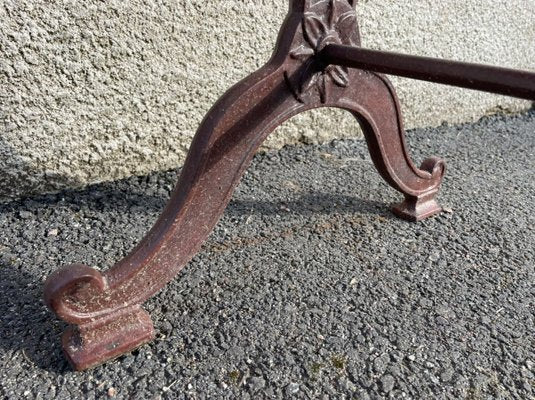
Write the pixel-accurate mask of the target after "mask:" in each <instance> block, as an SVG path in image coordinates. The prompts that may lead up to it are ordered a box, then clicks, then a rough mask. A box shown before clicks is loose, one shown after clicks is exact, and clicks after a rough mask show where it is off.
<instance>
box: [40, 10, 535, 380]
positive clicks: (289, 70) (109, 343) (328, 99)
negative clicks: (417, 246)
mask: <svg viewBox="0 0 535 400" xmlns="http://www.w3.org/2000/svg"><path fill="white" fill-rule="evenodd" d="M355 3H356V0H354V1H349V0H316V1H313V0H310V1H305V0H292V1H290V11H289V14H288V17H287V18H286V20H285V22H284V25H283V27H282V30H281V32H280V35H279V38H278V42H277V45H276V48H275V52H274V55H273V57H272V58H271V60H270V61H269V62H268V63H267V64H266V65H265V66H264V67H262V68H261V69H260V70H258V71H256V72H255V73H253V74H252V75H250V76H249V77H248V78H246V79H245V80H243V81H241V82H240V83H238V84H237V85H236V86H234V87H233V88H232V89H230V90H229V91H228V92H227V93H226V94H225V95H224V96H223V97H222V98H221V99H220V100H219V101H218V102H217V103H216V104H215V105H214V107H213V108H212V109H211V110H210V112H209V113H208V115H207V116H206V117H205V118H204V120H203V122H202V124H201V126H200V127H199V130H198V132H197V134H196V136H195V137H194V139H193V142H192V145H191V148H190V151H189V154H188V157H187V160H186V162H185V164H184V167H183V170H182V174H181V176H180V179H179V182H178V184H177V186H176V188H175V190H174V192H173V195H172V197H171V199H170V201H169V203H168V204H167V206H166V208H165V210H164V211H163V213H162V214H161V216H160V217H159V219H158V221H157V222H156V224H155V225H154V227H153V228H152V229H151V230H150V232H149V233H148V234H147V235H146V236H145V238H144V239H143V240H142V241H141V242H140V243H139V244H138V245H137V247H136V248H135V249H134V250H133V251H132V252H131V253H130V254H129V255H128V256H127V257H125V258H124V259H123V260H121V261H119V262H118V263H117V264H116V265H115V266H114V267H113V268H111V269H110V270H108V271H106V272H103V273H101V272H100V271H98V270H96V269H93V268H91V267H88V266H85V265H71V266H67V267H65V268H62V269H60V270H58V271H56V272H55V273H53V274H52V275H51V276H50V277H49V278H48V280H47V281H46V283H45V290H44V298H45V302H46V304H47V305H48V306H49V307H50V308H51V309H52V310H53V311H54V312H55V313H56V314H57V316H58V317H59V318H61V319H63V320H64V321H66V322H68V323H69V324H71V325H72V326H71V327H70V328H68V329H67V331H66V332H65V334H64V335H63V349H64V351H65V354H66V355H67V358H68V360H69V361H70V363H71V364H72V365H73V367H74V368H75V369H76V370H83V369H86V368H90V367H94V366H96V365H98V364H101V363H103V362H105V361H107V360H109V359H112V358H115V357H117V356H119V355H121V354H123V353H126V352H129V351H131V350H132V349H134V348H136V347H138V346H140V345H142V344H144V343H146V342H148V341H150V340H152V339H153V338H154V329H153V326H152V322H151V319H150V316H149V315H148V313H147V312H146V311H144V310H143V309H142V308H141V304H142V303H143V302H144V301H145V300H147V299H148V298H149V297H151V296H152V295H154V294H155V293H157V292H158V291H159V290H160V289H161V288H162V287H163V286H164V285H166V284H167V283H168V282H169V281H170V280H171V279H173V277H174V276H175V275H176V274H177V273H178V272H179V271H180V270H181V269H182V268H183V267H184V265H185V264H186V263H187V262H188V261H189V260H190V259H191V258H192V257H193V255H194V254H195V253H197V252H198V251H199V249H200V247H201V245H202V243H203V242H204V241H205V240H206V238H207V236H208V235H209V234H210V232H211V231H212V229H213V228H214V226H215V224H216V223H217V221H218V220H219V218H220V216H221V214H222V213H223V211H224V209H225V207H226V206H227V203H228V202H229V200H230V198H231V196H232V193H233V191H234V189H235V187H236V185H237V184H238V181H239V179H240V178H241V176H242V174H243V173H244V171H245V169H246V168H247V166H248V165H249V163H250V161H251V159H252V157H253V155H254V153H255V151H256V150H257V148H258V147H259V145H260V144H261V143H262V142H263V141H264V139H265V138H266V137H267V136H268V135H269V133H270V132H272V131H273V130H274V129H275V128H276V127H277V126H279V125H280V124H281V123H282V122H284V121H286V120H287V119H288V118H291V117H293V116H295V115H297V114H299V113H302V112H304V111H307V110H310V109H314V108H319V107H338V108H342V109H344V110H347V111H349V112H350V113H352V114H353V115H354V117H355V118H356V120H357V121H358V122H359V123H360V125H361V127H362V129H363V131H364V135H365V138H366V141H367V144H368V147H369V151H370V155H371V158H372V160H373V162H374V164H375V166H376V168H377V170H378V171H379V173H380V175H381V176H382V177H383V178H384V179H385V181H386V182H388V183H389V184H390V185H391V186H392V187H393V188H395V189H397V190H398V191H399V192H401V193H402V194H403V195H404V200H403V201H402V202H401V203H400V204H398V205H396V206H395V207H394V208H393V211H394V213H395V214H396V215H398V216H399V217H401V218H404V219H407V220H410V221H418V220H422V219H424V218H428V217H430V216H432V215H435V214H437V213H439V212H440V211H441V208H440V206H439V205H438V203H437V201H436V195H437V193H438V190H439V187H440V184H441V182H442V178H443V176H444V171H445V165H444V161H442V160H441V159H440V158H436V157H432V158H428V159H427V160H425V161H424V162H423V163H422V165H421V166H420V168H417V167H416V166H415V165H414V164H413V162H412V161H411V159H410V157H409V153H408V151H407V147H406V145H405V138H404V130H403V125H402V118H401V111H400V105H399V102H398V99H397V97H396V94H395V92H394V88H393V87H392V85H391V84H390V82H389V81H388V79H387V78H386V77H385V76H383V75H381V74H379V73H377V72H374V70H376V71H381V72H389V73H395V74H398V75H403V74H405V75H407V74H408V76H411V77H413V78H417V79H427V80H432V81H436V82H443V83H450V84H455V85H459V86H465V87H472V88H476V89H485V90H491V91H498V92H499V91H500V90H502V89H503V88H496V87H489V86H488V84H487V85H486V86H485V82H487V83H488V82H489V80H488V79H487V80H485V79H484V80H483V81H484V82H483V86H480V87H477V86H476V85H474V80H473V79H472V78H473V77H471V76H469V75H467V74H469V72H470V71H468V70H467V69H466V68H468V66H467V65H465V64H460V63H457V64H455V63H453V65H454V66H460V67H463V66H464V68H465V69H464V70H462V68H461V71H460V72H458V73H456V75H459V76H461V77H462V76H463V75H467V78H466V79H465V80H464V81H463V82H458V81H451V82H450V81H448V79H450V80H451V76H449V77H448V73H447V72H448V71H450V70H451V65H447V66H446V67H447V68H445V75H444V74H442V75H440V74H438V75H436V74H435V75H433V74H431V73H430V71H431V70H433V71H436V70H437V69H439V67H441V66H443V64H444V63H445V62H444V61H441V60H435V62H436V63H438V64H432V63H431V64H429V62H430V61H429V60H428V61H427V63H426V62H425V60H424V59H422V58H413V59H412V64H411V58H410V57H411V56H401V55H395V54H392V53H382V54H381V53H380V52H374V51H370V50H364V49H360V47H359V46H360V37H359V33H358V28H357V19H356V14H355V10H354V7H355ZM359 51H361V53H358V52H359ZM366 52H368V53H366ZM374 55H375V56H376V57H375V58H374ZM377 55H378V56H377ZM366 57H368V58H366ZM388 57H390V58H388ZM396 57H397V58H396ZM399 57H401V58H399ZM403 57H408V58H409V60H408V66H407V65H406V68H405V69H403V68H401V69H396V68H395V67H396V66H397V65H398V64H399V65H403V61H404V60H405V61H407V60H406V59H403ZM419 60H420V61H421V60H424V62H423V63H422V64H421V65H419V67H420V68H417V67H418V65H416V61H419ZM364 61H366V62H364ZM359 62H360V63H361V64H362V63H364V64H363V65H364V69H361V68H363V67H362V65H361V64H359ZM385 63H386V65H384V64H385ZM389 66H390V67H391V68H394V69H393V70H392V69H388V67H389ZM422 68H423V70H422ZM472 68H476V70H475V72H476V73H477V72H481V71H483V69H484V68H491V67H483V66H475V67H474V66H472ZM477 68H479V69H477ZM491 72H492V71H491ZM498 72H500V73H509V74H511V76H512V77H513V78H518V79H520V81H519V82H517V83H516V84H513V83H511V82H509V83H506V84H505V89H503V90H507V94H513V95H518V93H520V92H518V91H517V92H514V90H513V92H511V91H510V90H509V89H510V88H511V86H516V87H517V89H518V88H519V87H522V88H525V86H526V79H527V80H528V81H529V82H531V84H532V83H533V76H531V75H525V74H529V73H523V72H518V71H506V70H500V71H498ZM519 74H520V75H519ZM522 74H524V75H522ZM450 75H451V74H450ZM476 75H477V74H476ZM491 76H494V75H492V74H491ZM501 76H503V75H501ZM494 77H495V76H494ZM454 78H455V76H454ZM498 81H501V79H498ZM476 83H477V82H476ZM502 86H503V85H502ZM503 90H502V92H503ZM528 92H529V93H528V95H527V96H528V97H530V96H533V93H535V89H533V84H532V85H531V91H529V90H528ZM520 95H521V96H522V94H520ZM524 97H526V96H525V95H524Z"/></svg>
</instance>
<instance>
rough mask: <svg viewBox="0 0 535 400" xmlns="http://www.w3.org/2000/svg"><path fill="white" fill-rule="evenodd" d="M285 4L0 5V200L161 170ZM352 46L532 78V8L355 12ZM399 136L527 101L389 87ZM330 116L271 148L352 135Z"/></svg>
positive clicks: (492, 5) (420, 5)
mask: <svg viewBox="0 0 535 400" xmlns="http://www.w3.org/2000/svg"><path fill="white" fill-rule="evenodd" d="M286 11H287V1H285V0H262V1H260V0H258V1H249V0H247V1H246V0H242V1H228V0H211V1H206V0H187V1H186V0H130V1H118V0H110V1H101V0H70V1H67V0H65V1H50V0H47V1H44V0H3V2H2V5H0V22H1V27H2V29H1V31H0V107H1V114H0V115H1V119H0V121H1V124H0V160H1V164H0V196H4V197H5V196H17V195H20V194H27V193H34V192H42V191H50V190H55V189H58V188H62V187H66V186H71V187H73V186H80V185H84V184H87V183H91V182H97V181H102V180H109V179H116V178H120V177H124V176H128V175H131V174H144V173H147V172H149V171H152V170H158V169H168V168H172V167H175V166H177V165H180V164H181V162H182V161H183V160H184V155H185V153H186V151H187V148H188V145H189V142H190V139H191V137H192V135H193V134H194V132H195V129H196V127H197V125H198V124H199V122H200V121H201V119H202V117H203V115H204V114H205V113H206V111H207V110H208V109H209V107H210V106H211V104H212V103H213V102H214V101H215V100H216V99H217V98H218V97H219V96H220V95H221V94H223V93H224V91H225V90H226V89H227V88H228V87H229V86H230V85H232V84H233V83H235V82H236V81H237V80H239V79H241V78H243V77H244V76H246V75H247V74H248V73H250V72H252V71H253V70H254V69H255V68H257V67H259V66H261V65H262V64H263V63H264V62H265V61H266V60H267V59H268V58H269V56H270V54H271V50H272V46H273V44H274V42H275V38H276V35H277V31H278V28H279V26H280V24H281V22H282V20H283V18H284V16H285V14H286ZM358 14H359V16H360V24H361V30H362V36H363V42H364V43H363V44H364V45H365V46H367V47H371V48H378V49H384V50H394V51H400V52H407V53H412V54H418V55H429V56H438V57H445V58H453V59H458V60H464V61H475V62H484V63H491V64H498V65H503V66H509V67H515V68H523V69H533V68H534V67H535V64H534V62H535V61H534V60H535V1H534V0H448V1H443V2H439V1H435V0H414V1H395V0H367V1H364V0H361V2H360V5H359V7H358ZM394 81H395V84H396V85H397V88H398V90H399V95H400V97H401V100H402V103H403V107H404V113H405V120H406V125H407V127H409V128H410V127H415V126H427V125H437V124H440V123H441V122H443V121H449V122H457V121H469V120H475V119H477V118H479V117H480V116H482V115H485V114H489V113H493V112H496V111H500V110H506V111H517V110H521V109H524V108H527V107H529V103H528V102H522V101H518V100H513V99H510V98H504V97H498V96H492V95H486V94H481V93H476V92H470V91H464V90H454V89H451V88H447V87H441V86H439V85H433V84H425V83H420V82H415V81H409V80H404V79H394ZM358 134H359V131H358V129H357V128H356V125H355V123H354V121H352V120H351V118H350V117H349V116H348V115H346V114H344V113H342V112H341V111H331V110H321V111H315V112H309V113H307V114H304V115H302V116H298V117H296V118H294V119H293V120H292V121H290V122H288V123H286V124H285V126H283V127H282V128H280V129H279V130H278V131H277V132H276V133H275V134H274V135H273V137H272V138H270V139H269V141H268V142H267V144H266V145H267V146H270V147H276V146H280V145H282V144H284V143H294V142H298V141H305V142H316V141H321V140H326V139H330V138H333V137H341V136H354V135H358Z"/></svg>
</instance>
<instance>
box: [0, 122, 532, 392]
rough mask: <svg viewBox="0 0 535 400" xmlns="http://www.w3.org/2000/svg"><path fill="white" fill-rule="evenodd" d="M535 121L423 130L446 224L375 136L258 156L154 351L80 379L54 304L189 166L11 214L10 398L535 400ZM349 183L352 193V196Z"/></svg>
mask: <svg viewBox="0 0 535 400" xmlns="http://www.w3.org/2000/svg"><path fill="white" fill-rule="evenodd" d="M534 131H535V111H531V112H528V113H525V114H522V115H516V116H507V117H505V116H497V117H488V118H484V119H483V120H481V121H479V122H478V123H477V124H474V125H460V126H446V125H444V126H441V127H439V128H436V129H424V130H417V131H412V132H410V133H409V135H408V138H409V143H410V146H411V149H412V152H413V155H414V158H415V160H422V159H423V158H424V157H427V156H430V155H432V154H437V155H441V156H443V157H445V158H446V159H447V161H448V166H449V170H448V173H447V177H446V180H445V182H444V186H443V190H442V192H441V195H440V200H441V202H442V204H443V205H444V206H445V207H446V209H447V212H445V213H443V214H441V215H440V216H438V217H436V218H433V219H430V220H427V221H425V222H422V223H417V224H412V223H408V222H404V221H401V220H398V219H395V218H393V217H392V215H391V214H390V212H389V209H388V204H390V203H392V202H395V201H397V200H399V197H400V196H399V195H398V194H397V193H396V192H395V191H394V190H392V189H390V188H389V187H388V186H386V185H385V184H384V183H383V182H382V180H380V179H379V177H378V174H377V173H376V172H375V170H374V168H373V165H372V164H371V162H370V160H369V156H368V154H367V149H366V147H365V145H364V143H363V142H362V141H360V140H336V141H334V142H332V143H330V144H326V145H321V146H320V145H309V146H295V147H285V148H283V149H282V150H281V151H279V152H267V153H263V154H259V155H257V157H256V158H255V160H254V162H253V165H252V167H251V168H250V169H249V170H248V172H247V174H246V175H245V177H244V179H243V181H242V183H241V184H240V186H239V188H238V190H237V192H236V193H235V195H234V197H233V200H232V202H231V204H230V206H229V207H228V209H227V211H226V212H225V214H224V217H223V218H222V220H221V221H220V223H219V224H218V226H217V228H216V229H215V232H214V233H213V235H212V236H211V237H210V239H209V240H208V242H207V243H206V244H205V246H204V247H203V250H202V251H201V252H200V253H199V254H198V255H197V256H196V257H195V258H194V260H193V261H192V262H191V263H190V264H188V265H187V266H186V268H185V269H184V270H183V271H182V273H181V274H180V275H179V277H178V278H177V279H175V280H174V281H173V282H172V283H171V284H170V285H168V286H167V287H166V288H165V289H164V290H163V291H162V292H161V293H160V294H158V295H157V296H156V297H155V298H153V299H151V300H150V301H149V302H148V303H147V304H146V308H147V309H148V310H149V311H150V313H151V315H152V317H153V320H154V324H155V327H156V329H157V331H158V335H157V339H156V340H155V341H154V342H152V343H150V344H148V345H146V346H143V347H142V348H140V349H138V350H136V351H134V352H133V353H132V354H130V355H126V356H123V357H121V358H119V359H117V360H115V361H113V362H110V363H108V364H107V365H104V366H101V367H97V368H95V369H93V370H90V371H87V372H84V373H74V372H72V371H71V370H70V368H69V366H68V365H67V364H66V362H65V360H64V358H63V356H62V354H61V349H60V345H59V336H60V334H61V332H62V331H63V330H64V328H65V325H64V324H63V323H62V322H60V321H58V320H57V319H56V318H55V317H54V316H53V315H52V314H51V313H50V312H48V311H47V310H46V309H45V307H44V306H43V304H42V301H41V300H40V297H41V289H42V283H43V280H44V279H45V277H46V276H47V275H48V274H49V273H50V272H51V271H53V270H54V269H55V268H57V267H58V266H60V265H63V264H68V263H73V262H83V263H86V264H88V265H94V266H99V267H101V268H103V269H104V268H108V267H109V266H111V265H112V264H113V262H114V261H116V260H118V259H119V258H120V257H121V256H123V255H125V253H126V252H127V251H128V250H129V249H131V248H132V247H133V245H134V244H135V243H136V242H137V241H138V240H139V239H140V238H141V237H142V235H143V233H144V232H145V231H146V230H147V229H148V228H149V227H150V225H151V224H152V222H153V221H154V220H155V219H156V217H157V215H158V213H159V212H160V211H161V210H162V208H163V206H164V204H165V201H166V199H167V198H168V196H169V192H170V190H171V188H172V186H173V183H174V182H175V180H176V176H177V171H171V172H167V173H159V174H154V175H150V176H147V177H135V178H129V179H127V180H123V181H119V182H115V183H107V184H100V185H96V186H92V187H89V188H87V189H86V190H83V191H66V192H62V193H59V194H57V195H46V196H42V197H34V198H28V199H24V200H20V201H15V202H11V203H8V204H4V205H2V206H0V227H1V228H2V229H1V231H0V267H1V276H2V278H1V281H0V292H1V293H2V297H1V300H0V315H1V318H2V323H1V325H0V396H1V397H2V398H9V399H17V398H32V399H33V398H45V399H73V398H84V399H93V398H106V397H110V398H111V397H113V398H120V399H123V398H129V399H131V398H133V399H145V398H163V399H186V398H187V399H214V398H229V399H233V398H240V399H261V398H296V399H297V398H309V399H328V398H333V399H344V398H347V399H349V398H357V399H377V398H392V399H403V398H412V399H430V398H433V399H470V400H474V399H511V398H515V399H533V398H535V337H534V332H535V301H534V299H535V288H534V282H535V252H534V247H535V230H534V226H535V217H534V214H533V206H534V204H535V179H534V174H533V172H534V170H535V156H534V152H535V135H534ZM350 182H351V183H354V184H350Z"/></svg>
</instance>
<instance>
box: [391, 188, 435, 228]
mask: <svg viewBox="0 0 535 400" xmlns="http://www.w3.org/2000/svg"><path fill="white" fill-rule="evenodd" d="M435 196H436V192H434V193H430V194H426V195H423V196H419V197H411V198H406V199H405V201H403V202H402V203H399V204H396V205H395V206H394V207H392V211H393V212H394V214H395V215H397V216H398V217H400V218H403V219H405V220H407V221H411V222H416V221H422V220H424V219H426V218H429V217H432V216H434V215H437V214H440V213H441V212H442V207H440V205H439V204H438V203H437V201H436V199H435Z"/></svg>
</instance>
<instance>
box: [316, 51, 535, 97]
mask: <svg viewBox="0 0 535 400" xmlns="http://www.w3.org/2000/svg"><path fill="white" fill-rule="evenodd" d="M321 57H322V58H323V60H324V61H325V62H326V63H327V64H336V65H343V66H346V67H351V68H361V69H365V70H368V71H375V72H381V73H384V74H391V75H398V76H404V77H407V78H413V79H420V80H424V81H429V82H435V83H443V84H446V85H453V86H459V87H463V88H467V89H475V90H482V91H485V92H492V93H497V94H504V95H507V96H513V97H519V98H521V99H526V100H535V73H533V72H529V71H517V70H514V69H508V68H500V67H494V66H490V65H482V64H470V63H463V62H458V61H451V60H441V59H437V58H430V57H419V56H412V55H407V54H399V53H391V52H386V51H377V50H369V49H362V48H359V47H353V46H344V45H338V44H331V45H328V46H326V47H325V48H324V49H323V50H322V52H321Z"/></svg>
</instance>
